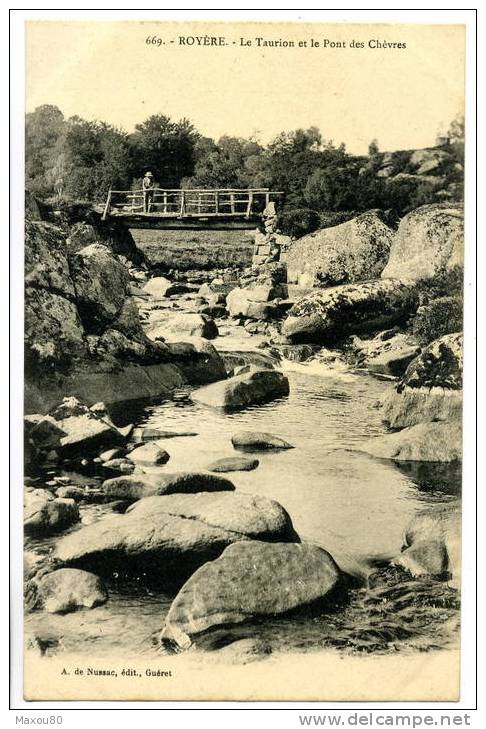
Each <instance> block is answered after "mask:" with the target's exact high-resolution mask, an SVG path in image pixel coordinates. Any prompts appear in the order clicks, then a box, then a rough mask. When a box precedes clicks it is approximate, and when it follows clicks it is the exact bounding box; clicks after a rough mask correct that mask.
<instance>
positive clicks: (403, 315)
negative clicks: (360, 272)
mask: <svg viewBox="0 0 486 729" xmlns="http://www.w3.org/2000/svg"><path fill="white" fill-rule="evenodd" d="M416 308H417V298H416V295H415V292H414V287H413V285H412V284H410V283H409V282H406V281H398V280H383V279H382V280H378V281H368V282H366V283H357V284H345V285H344V286H335V287H333V288H330V289H322V290H316V291H313V292H312V293H310V294H308V295H306V296H304V297H302V298H301V299H299V300H298V301H297V302H296V303H295V304H294V306H293V307H292V308H291V309H290V312H289V316H288V318H287V319H286V320H285V321H284V323H283V326H282V333H283V334H284V335H285V336H287V337H289V338H290V339H291V340H292V341H299V342H307V341H310V342H319V343H323V344H328V343H334V342H336V341H338V340H341V339H343V338H344V337H346V336H348V335H350V334H355V333H360V332H369V331H372V330H373V329H376V328H378V327H380V326H388V325H389V324H393V323H395V322H398V321H404V320H406V319H407V318H408V317H409V316H410V315H411V314H413V312H414V311H415V310H416Z"/></svg>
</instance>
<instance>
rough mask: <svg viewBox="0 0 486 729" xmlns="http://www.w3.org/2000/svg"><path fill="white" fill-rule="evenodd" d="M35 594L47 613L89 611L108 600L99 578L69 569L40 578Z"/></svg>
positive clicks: (59, 570)
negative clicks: (81, 609)
mask: <svg viewBox="0 0 486 729" xmlns="http://www.w3.org/2000/svg"><path fill="white" fill-rule="evenodd" d="M37 594H38V600H39V602H40V604H41V605H42V606H43V608H44V610H46V611H47V612H48V613H70V612H73V611H74V610H78V609H79V608H89V609H90V608H94V607H97V606H98V605H103V603H105V602H106V601H107V600H108V593H107V591H106V589H105V587H104V585H103V584H102V582H101V580H100V578H99V577H97V576H96V575H93V574H91V573H90V572H85V571H84V570H77V569H70V568H61V569H58V570H55V571H54V572H50V573H49V574H47V575H44V576H43V577H41V578H40V580H39V581H38V582H37Z"/></svg>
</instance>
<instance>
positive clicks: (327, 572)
mask: <svg viewBox="0 0 486 729" xmlns="http://www.w3.org/2000/svg"><path fill="white" fill-rule="evenodd" d="M340 576H341V572H340V570H339V567H338V566H337V565H336V563H335V561H334V560H333V558H332V557H331V555H330V554H329V553H328V552H326V551H325V550H324V549H321V548H320V547H317V546H315V545H313V544H265V543H263V542H237V543H236V544H232V545H231V546H229V547H228V548H227V549H226V550H225V551H224V552H223V554H222V555H221V556H220V557H219V558H218V559H216V560H214V561H213V562H208V563H207V564H205V565H203V566H202V567H201V568H200V569H199V570H198V571H197V572H196V573H195V574H194V575H192V577H191V578H190V579H189V580H188V582H186V584H185V585H184V586H183V588H182V589H181V591H180V592H179V594H178V595H177V597H176V598H175V600H174V602H173V603H172V605H171V608H170V610H169V613H168V615H167V618H166V622H165V627H164V629H163V631H162V633H161V636H160V638H161V640H162V641H164V640H169V641H174V642H175V643H176V644H177V645H178V646H179V647H181V648H187V647H189V646H190V645H191V642H192V640H193V638H194V636H197V635H198V634H200V633H203V632H204V631H206V630H209V629H211V628H214V627H216V626H220V625H234V624H235V623H243V622H245V621H248V620H251V619H253V618H262V617H274V616H276V615H282V614H285V613H287V612H289V611H291V610H295V609H296V608H302V607H304V606H315V605H316V603H322V606H323V607H324V606H325V603H324V601H325V598H329V596H330V594H331V593H332V592H333V590H334V589H335V588H336V587H337V585H338V583H339V580H340Z"/></svg>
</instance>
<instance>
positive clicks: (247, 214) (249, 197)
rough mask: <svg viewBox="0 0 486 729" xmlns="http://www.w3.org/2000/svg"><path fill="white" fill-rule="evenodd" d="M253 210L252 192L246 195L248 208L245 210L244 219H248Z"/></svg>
mask: <svg viewBox="0 0 486 729" xmlns="http://www.w3.org/2000/svg"><path fill="white" fill-rule="evenodd" d="M252 208H253V190H250V192H249V193H248V206H247V208H246V217H247V218H249V217H250V215H251V211H252Z"/></svg>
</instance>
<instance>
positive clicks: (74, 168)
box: [63, 117, 132, 201]
mask: <svg viewBox="0 0 486 729" xmlns="http://www.w3.org/2000/svg"><path fill="white" fill-rule="evenodd" d="M63 168H64V172H65V175H66V177H65V183H64V189H65V191H66V192H67V193H68V194H70V195H71V196H72V197H75V198H79V199H84V200H98V201H101V200H103V199H104V198H105V197H106V195H107V193H108V190H109V189H110V187H111V188H115V189H117V188H118V189H127V188H128V187H129V185H130V180H131V172H132V170H131V156H130V149H129V146H128V141H127V135H126V134H125V133H124V132H123V131H121V130H119V129H116V128H115V127H112V126H110V125H109V124H105V123H104V122H87V121H84V120H83V119H79V117H72V118H71V119H69V120H68V131H67V133H66V139H65V159H64V163H63Z"/></svg>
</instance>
